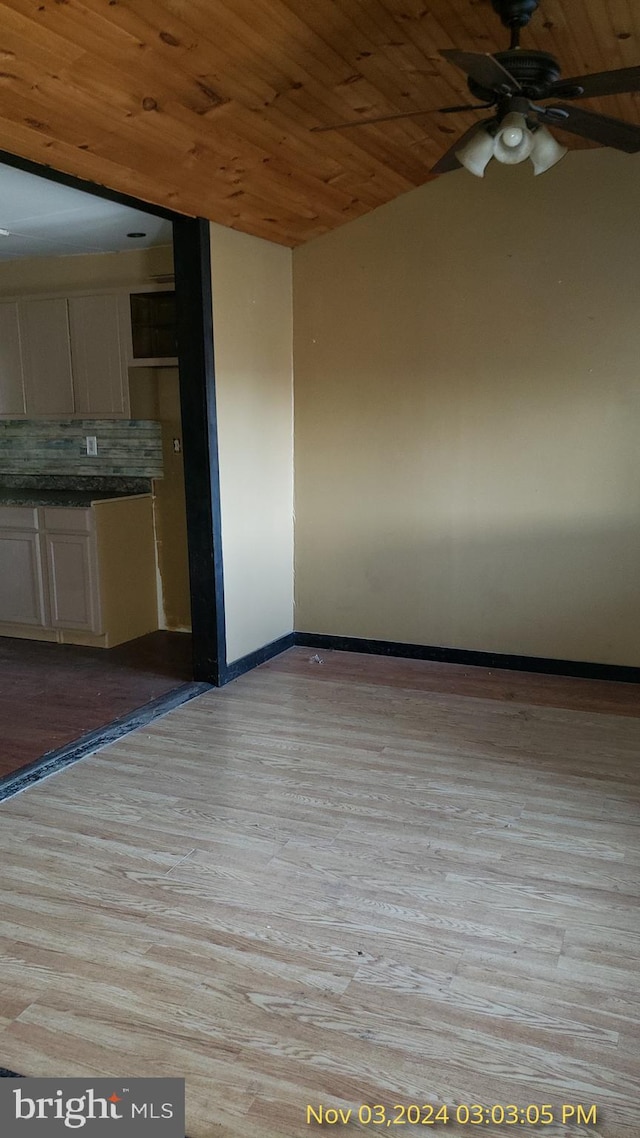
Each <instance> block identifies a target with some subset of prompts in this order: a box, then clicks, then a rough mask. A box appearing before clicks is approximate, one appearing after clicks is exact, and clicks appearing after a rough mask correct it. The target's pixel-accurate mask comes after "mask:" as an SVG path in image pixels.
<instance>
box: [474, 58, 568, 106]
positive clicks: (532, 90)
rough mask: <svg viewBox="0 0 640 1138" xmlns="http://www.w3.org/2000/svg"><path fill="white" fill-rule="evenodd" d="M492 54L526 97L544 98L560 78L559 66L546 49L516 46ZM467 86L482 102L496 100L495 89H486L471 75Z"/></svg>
mask: <svg viewBox="0 0 640 1138" xmlns="http://www.w3.org/2000/svg"><path fill="white" fill-rule="evenodd" d="M493 55H494V59H497V60H498V61H499V62H500V63H501V64H502V66H503V67H504V68H505V69H506V70H507V71H508V72H509V74H510V75H513V78H514V79H517V81H518V83H519V84H520V87H521V88H522V91H521V92H520V93H521V94H523V95H525V96H526V97H527V98H528V99H540V98H544V97H545V93H546V92H547V91H548V89H549V87H550V86H551V84H552V83H555V81H556V80H557V79H559V78H560V66H559V64H558V62H557V60H555V59H554V58H553V56H552V55H549V53H548V52H547V51H526V50H522V49H521V48H516V49H514V50H513V51H496V52H494V53H493ZM468 87H469V90H470V91H471V93H472V95H474V96H475V98H476V99H481V100H482V102H491V101H495V100H496V93H495V91H489V90H487V88H486V87H482V86H481V85H480V84H479V83H476V82H475V80H473V79H472V78H471V77H469V79H468Z"/></svg>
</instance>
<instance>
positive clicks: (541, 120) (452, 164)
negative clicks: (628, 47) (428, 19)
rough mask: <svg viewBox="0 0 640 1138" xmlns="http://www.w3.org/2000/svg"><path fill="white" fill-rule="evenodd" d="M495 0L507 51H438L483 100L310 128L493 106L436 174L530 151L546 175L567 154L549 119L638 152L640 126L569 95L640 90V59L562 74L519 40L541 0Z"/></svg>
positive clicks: (474, 168) (476, 169)
mask: <svg viewBox="0 0 640 1138" xmlns="http://www.w3.org/2000/svg"><path fill="white" fill-rule="evenodd" d="M491 3H492V6H493V9H494V11H495V12H497V14H498V15H499V17H500V19H501V21H502V23H503V24H504V25H505V27H507V28H509V29H510V32H511V42H510V45H509V49H508V51H497V52H495V53H494V54H493V55H490V54H480V53H475V52H468V51H456V50H447V51H441V52H440V55H441V56H442V57H443V58H444V59H446V60H448V61H449V62H450V63H453V64H454V65H455V66H456V67H459V68H460V70H461V71H464V73H465V75H466V76H467V86H468V88H469V91H470V93H471V94H472V95H473V97H474V98H475V99H478V100H480V101H479V102H477V103H472V104H468V103H467V104H464V105H463V106H455V107H438V108H436V109H435V110H433V111H408V112H407V111H405V112H401V113H399V114H392V115H379V116H378V117H376V118H369V119H356V120H354V121H352V122H344V123H337V124H335V125H334V126H316V127H312V128H311V129H312V130H315V131H325V130H342V129H343V128H345V127H352V126H366V125H370V124H373V123H380V122H390V121H391V120H392V119H401V118H410V117H417V116H419V115H424V114H454V113H459V112H461V111H472V110H473V111H475V110H487V109H488V108H492V109H493V110H494V113H493V114H492V115H491V116H490V117H489V118H485V119H482V120H481V121H480V122H477V123H475V124H474V125H473V126H472V127H470V128H469V130H467V131H466V132H465V133H464V134H463V135H462V137H461V138H459V139H458V141H457V142H454V144H453V146H451V147H450V148H449V150H447V152H446V154H444V155H443V156H442V158H440V160H439V161H438V162H436V164H435V166H434V167H433V169H432V171H431V173H433V174H446V173H447V172H448V171H449V170H456V169H458V168H459V167H460V166H464V167H465V168H466V169H467V170H469V171H470V172H471V173H472V174H476V175H477V176H478V177H482V176H483V175H484V171H485V169H486V166H487V164H488V163H489V161H490V160H491V158H497V159H498V161H500V162H504V163H506V164H507V165H512V164H515V163H517V162H523V161H524V160H525V159H526V158H531V161H532V162H533V166H534V170H535V173H536V174H542V173H544V171H545V170H549V169H550V168H551V167H552V166H555V164H556V162H559V161H560V159H561V158H562V157H563V156H564V155H565V154H566V153H567V150H566V147H564V146H561V144H560V143H559V142H558V140H557V139H556V138H554V137H553V135H552V134H551V132H550V131H549V130H548V129H547V125H546V124H549V125H550V126H554V125H555V126H559V127H562V129H563V130H566V131H569V132H570V133H572V134H577V135H580V136H581V137H582V138H588V139H590V140H591V141H592V142H599V143H600V144H601V145H602V146H608V147H612V148H613V149H614V150H624V151H625V152H626V153H627V154H634V153H636V152H637V151H640V126H636V125H635V124H634V123H627V122H622V121H621V120H620V119H613V118H609V117H608V116H607V115H599V114H594V113H593V112H592V111H585V110H583V109H582V108H581V107H576V106H573V105H572V104H571V103H566V102H565V101H564V100H566V99H571V100H573V99H588V98H592V97H594V96H600V95H620V94H623V93H627V92H631V91H640V66H638V67H623V68H621V69H620V70H618V71H599V72H597V73H596V74H592V75H579V76H576V77H573V78H571V79H562V78H561V72H560V66H559V64H558V62H557V60H556V59H554V57H553V56H552V55H550V54H549V53H548V52H546V51H528V50H523V49H522V48H521V47H520V30H521V29H522V28H524V27H526V25H527V24H528V23H529V20H530V19H531V17H532V15H533V13H534V12H535V10H536V8H537V7H538V3H539V0H491ZM548 100H551V103H550V105H546V106H542V105H541V103H547V101H548Z"/></svg>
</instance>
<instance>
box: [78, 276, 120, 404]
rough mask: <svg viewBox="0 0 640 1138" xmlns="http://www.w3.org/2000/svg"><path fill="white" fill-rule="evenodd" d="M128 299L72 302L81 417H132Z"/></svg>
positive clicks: (83, 298)
mask: <svg viewBox="0 0 640 1138" xmlns="http://www.w3.org/2000/svg"><path fill="white" fill-rule="evenodd" d="M124 310H126V297H121V296H114V295H111V296H73V297H70V298H69V329H70V333H71V357H72V364H73V385H74V392H75V407H76V414H77V415H86V416H87V417H89V418H97V417H102V418H113V419H122V418H128V416H129V391H128V386H129V384H128V375H127V365H126V359H127V346H126V343H125V337H126V325H125V323H124V320H123V312H124Z"/></svg>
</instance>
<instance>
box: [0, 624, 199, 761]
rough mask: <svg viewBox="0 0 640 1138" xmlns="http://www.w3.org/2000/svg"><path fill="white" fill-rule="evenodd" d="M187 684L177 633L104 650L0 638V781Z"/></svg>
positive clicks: (184, 650)
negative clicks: (41, 757) (45, 755)
mask: <svg viewBox="0 0 640 1138" xmlns="http://www.w3.org/2000/svg"><path fill="white" fill-rule="evenodd" d="M192 678H193V673H192V671H191V637H190V636H189V635H187V634H186V633H182V632H152V633H150V635H148V636H142V637H140V639H139V640H131V641H129V643H127V644H122V645H120V646H119V647H117V648H110V649H104V648H81V647H77V646H76V645H72V644H48V643H44V642H41V641H37V640H14V639H10V638H9V637H5V636H2V637H0V779H2V778H3V777H4V776H5V775H8V774H11V773H12V772H13V771H16V770H18V769H20V767H23V766H26V765H27V764H28V763H32V762H33V761H34V760H35V759H38V758H40V756H41V755H43V754H45V753H46V752H47V751H53V750H56V749H57V748H58V747H63V746H64V745H65V744H66V743H70V742H72V741H73V740H75V739H78V738H79V737H80V736H81V735H85V734H86V733H87V732H88V731H94V730H95V729H96V728H99V727H104V726H105V724H107V723H110V722H112V721H113V720H114V719H118V718H119V717H120V716H121V715H126V714H128V713H129V712H131V711H134V710H135V709H136V708H138V707H141V706H142V705H143V704H145V703H148V702H149V701H150V700H152V699H156V698H157V697H158V696H160V695H164V694H165V693H166V692H169V691H171V690H172V688H176V687H178V686H179V685H180V684H182V683H187V682H188V681H189V680H191V679H192Z"/></svg>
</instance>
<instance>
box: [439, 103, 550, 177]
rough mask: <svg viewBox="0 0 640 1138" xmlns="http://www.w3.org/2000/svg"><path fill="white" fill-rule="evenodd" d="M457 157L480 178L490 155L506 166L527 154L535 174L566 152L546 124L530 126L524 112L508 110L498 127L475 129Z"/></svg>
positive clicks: (457, 151)
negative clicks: (533, 128)
mask: <svg viewBox="0 0 640 1138" xmlns="http://www.w3.org/2000/svg"><path fill="white" fill-rule="evenodd" d="M455 153H456V158H457V160H458V162H460V163H461V164H462V165H463V166H464V168H465V170H468V171H469V173H470V174H475V176H476V178H483V177H484V172H485V170H486V168H487V166H488V165H489V162H490V161H491V159H492V158H496V159H497V161H498V162H502V163H503V164H504V165H506V166H515V165H517V163H519V162H524V161H526V159H527V158H530V159H531V161H532V163H533V170H534V173H535V174H544V172H545V171H546V170H550V169H551V167H552V166H555V165H556V163H557V162H559V161H560V159H561V158H564V156H565V154H566V153H567V148H566V146H561V145H560V143H559V142H557V141H556V139H555V138H554V137H553V135H552V134H551V133H550V132H549V131H548V130H547V128H546V127H545V126H538V127H537V128H536V129H535V130H531V128H530V127H529V125H528V124H527V120H526V118H525V117H524V115H522V114H519V113H518V112H516V111H511V112H510V113H509V114H507V115H505V116H504V118H503V119H502V121H501V123H500V125H499V127H498V129H497V130H493V131H492V130H491V129H487V128H485V129H483V130H479V131H477V132H476V133H475V134H474V135H473V137H472V138H470V139H469V141H468V142H467V144H466V145H465V146H463V147H461V149H460V150H456V152H455Z"/></svg>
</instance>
